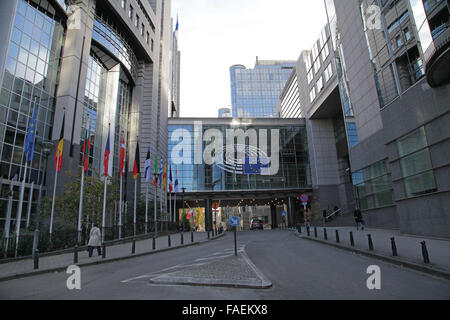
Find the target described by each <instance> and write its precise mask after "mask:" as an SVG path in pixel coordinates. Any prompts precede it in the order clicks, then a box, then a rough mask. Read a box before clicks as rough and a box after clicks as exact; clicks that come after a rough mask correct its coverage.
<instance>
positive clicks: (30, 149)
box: [23, 101, 37, 162]
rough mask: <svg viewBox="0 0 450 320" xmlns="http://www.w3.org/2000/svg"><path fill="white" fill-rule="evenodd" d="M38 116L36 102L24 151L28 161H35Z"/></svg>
mask: <svg viewBox="0 0 450 320" xmlns="http://www.w3.org/2000/svg"><path fill="white" fill-rule="evenodd" d="M36 116H37V103H36V101H35V102H34V109H33V116H32V117H31V121H30V125H29V126H28V132H27V137H26V139H25V146H24V149H23V152H24V153H25V156H26V162H29V161H33V157H34V138H35V136H36Z"/></svg>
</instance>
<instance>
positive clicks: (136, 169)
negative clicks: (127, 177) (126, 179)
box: [133, 141, 141, 180]
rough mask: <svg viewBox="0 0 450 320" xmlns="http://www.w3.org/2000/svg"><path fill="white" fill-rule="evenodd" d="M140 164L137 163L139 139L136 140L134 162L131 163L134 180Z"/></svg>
mask: <svg viewBox="0 0 450 320" xmlns="http://www.w3.org/2000/svg"><path fill="white" fill-rule="evenodd" d="M140 167H141V166H140V164H139V141H136V154H135V156H134V164H133V179H134V180H136V179H137V176H138V175H139V173H140Z"/></svg>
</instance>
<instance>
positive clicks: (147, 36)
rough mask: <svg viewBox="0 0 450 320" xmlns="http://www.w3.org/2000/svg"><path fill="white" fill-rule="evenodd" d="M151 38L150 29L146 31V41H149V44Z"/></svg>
mask: <svg viewBox="0 0 450 320" xmlns="http://www.w3.org/2000/svg"><path fill="white" fill-rule="evenodd" d="M149 39H150V34H149V33H148V31H147V33H146V35H145V42H147V44H148V42H149Z"/></svg>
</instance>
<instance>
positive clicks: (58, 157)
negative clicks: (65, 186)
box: [55, 113, 66, 172]
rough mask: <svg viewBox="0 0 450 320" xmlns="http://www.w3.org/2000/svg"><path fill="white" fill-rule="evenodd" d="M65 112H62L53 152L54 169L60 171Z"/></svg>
mask: <svg viewBox="0 0 450 320" xmlns="http://www.w3.org/2000/svg"><path fill="white" fill-rule="evenodd" d="M65 120H66V119H65V113H64V114H63V121H62V126H61V132H60V134H59V142H58V146H57V147H56V152H55V171H58V172H60V171H61V167H62V159H63V147H64V122H65Z"/></svg>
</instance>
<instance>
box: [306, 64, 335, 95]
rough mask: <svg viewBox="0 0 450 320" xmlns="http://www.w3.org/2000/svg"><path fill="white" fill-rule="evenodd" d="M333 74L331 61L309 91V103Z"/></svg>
mask: <svg viewBox="0 0 450 320" xmlns="http://www.w3.org/2000/svg"><path fill="white" fill-rule="evenodd" d="M332 76H333V67H332V65H331V63H330V64H329V65H328V67H327V68H326V69H325V71H324V73H323V75H322V76H320V78H319V79H318V80H317V82H316V85H315V86H313V87H312V89H311V91H310V92H309V98H310V101H311V103H312V102H313V101H314V100H315V99H316V97H317V94H319V93H320V92H321V91H322V90H323V88H324V87H325V84H327V83H328V81H329V80H330V79H331V77H332Z"/></svg>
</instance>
